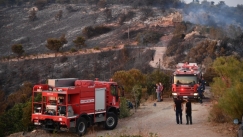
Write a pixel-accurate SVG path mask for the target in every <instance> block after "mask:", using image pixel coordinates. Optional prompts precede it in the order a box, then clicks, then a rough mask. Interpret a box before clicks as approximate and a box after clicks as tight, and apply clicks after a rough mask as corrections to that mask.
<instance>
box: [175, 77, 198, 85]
mask: <svg viewBox="0 0 243 137" xmlns="http://www.w3.org/2000/svg"><path fill="white" fill-rule="evenodd" d="M196 83H197V77H196V76H174V84H185V85H189V84H196Z"/></svg>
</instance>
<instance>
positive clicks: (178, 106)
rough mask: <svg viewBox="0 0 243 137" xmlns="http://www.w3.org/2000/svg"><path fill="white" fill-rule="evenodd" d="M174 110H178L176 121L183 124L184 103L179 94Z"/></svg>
mask: <svg viewBox="0 0 243 137" xmlns="http://www.w3.org/2000/svg"><path fill="white" fill-rule="evenodd" d="M174 111H175V112H176V123H177V124H182V111H183V103H182V100H181V99H180V98H179V96H177V99H176V100H175V104H174Z"/></svg>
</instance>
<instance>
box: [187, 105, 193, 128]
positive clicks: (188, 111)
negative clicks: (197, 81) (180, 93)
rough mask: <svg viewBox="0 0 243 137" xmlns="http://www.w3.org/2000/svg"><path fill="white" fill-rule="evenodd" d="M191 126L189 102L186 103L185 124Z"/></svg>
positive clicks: (190, 106)
mask: <svg viewBox="0 0 243 137" xmlns="http://www.w3.org/2000/svg"><path fill="white" fill-rule="evenodd" d="M189 123H190V124H192V104H191V101H189V100H187V102H186V124H187V125H188V124H189Z"/></svg>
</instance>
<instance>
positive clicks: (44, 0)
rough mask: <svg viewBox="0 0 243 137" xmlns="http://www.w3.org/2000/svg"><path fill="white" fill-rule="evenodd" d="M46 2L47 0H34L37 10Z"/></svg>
mask: <svg viewBox="0 0 243 137" xmlns="http://www.w3.org/2000/svg"><path fill="white" fill-rule="evenodd" d="M46 4H47V0H36V2H35V3H34V5H35V6H36V7H37V8H38V10H42V9H43V8H44V6H45V5H46Z"/></svg>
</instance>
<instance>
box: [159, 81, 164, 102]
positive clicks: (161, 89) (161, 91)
mask: <svg viewBox="0 0 243 137" xmlns="http://www.w3.org/2000/svg"><path fill="white" fill-rule="evenodd" d="M163 89H164V87H163V85H162V83H161V82H160V83H159V90H160V98H161V101H163Z"/></svg>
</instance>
